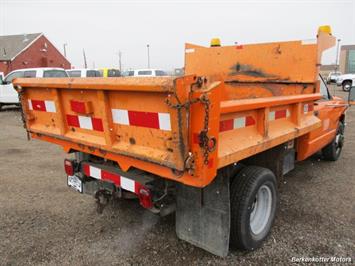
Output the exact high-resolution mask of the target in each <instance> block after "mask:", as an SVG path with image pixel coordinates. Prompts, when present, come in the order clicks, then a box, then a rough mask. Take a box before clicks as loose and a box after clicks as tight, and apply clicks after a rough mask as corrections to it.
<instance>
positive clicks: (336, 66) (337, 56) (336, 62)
mask: <svg viewBox="0 0 355 266" xmlns="http://www.w3.org/2000/svg"><path fill="white" fill-rule="evenodd" d="M337 41H338V42H337V54H336V58H335V72H337V71H338V62H339V59H338V58H339V46H340V45H339V44H340V41H341V39H338V40H337Z"/></svg>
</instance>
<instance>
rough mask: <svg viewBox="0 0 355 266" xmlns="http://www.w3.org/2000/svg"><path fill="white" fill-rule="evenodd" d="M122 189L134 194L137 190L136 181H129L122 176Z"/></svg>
mask: <svg viewBox="0 0 355 266" xmlns="http://www.w3.org/2000/svg"><path fill="white" fill-rule="evenodd" d="M121 187H122V188H123V189H125V190H128V191H131V192H134V191H135V189H134V187H135V186H134V181H133V180H131V179H128V178H126V177H124V176H121Z"/></svg>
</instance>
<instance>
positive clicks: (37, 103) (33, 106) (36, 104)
mask: <svg viewBox="0 0 355 266" xmlns="http://www.w3.org/2000/svg"><path fill="white" fill-rule="evenodd" d="M28 109H29V110H35V111H42V112H48V113H55V112H57V110H56V108H55V103H54V101H42V100H30V99H29V100H28Z"/></svg>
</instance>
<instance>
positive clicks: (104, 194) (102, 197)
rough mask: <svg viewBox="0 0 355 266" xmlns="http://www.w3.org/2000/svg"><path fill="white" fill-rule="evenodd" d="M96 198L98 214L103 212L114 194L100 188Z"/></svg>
mask: <svg viewBox="0 0 355 266" xmlns="http://www.w3.org/2000/svg"><path fill="white" fill-rule="evenodd" d="M95 199H96V211H97V213H98V214H102V212H103V210H104V209H105V207H106V206H107V205H108V204H109V202H110V200H111V199H112V194H111V193H110V192H109V191H108V190H106V189H100V190H98V191H96V193H95Z"/></svg>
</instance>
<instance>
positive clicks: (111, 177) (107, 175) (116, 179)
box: [101, 170, 121, 186]
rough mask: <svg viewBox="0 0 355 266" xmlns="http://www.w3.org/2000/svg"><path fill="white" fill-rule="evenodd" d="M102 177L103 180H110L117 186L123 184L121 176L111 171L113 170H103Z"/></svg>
mask: <svg viewBox="0 0 355 266" xmlns="http://www.w3.org/2000/svg"><path fill="white" fill-rule="evenodd" d="M101 179H102V180H110V181H112V182H113V183H114V184H115V185H116V186H120V185H121V176H120V175H119V174H114V173H111V172H107V171H104V170H101Z"/></svg>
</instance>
